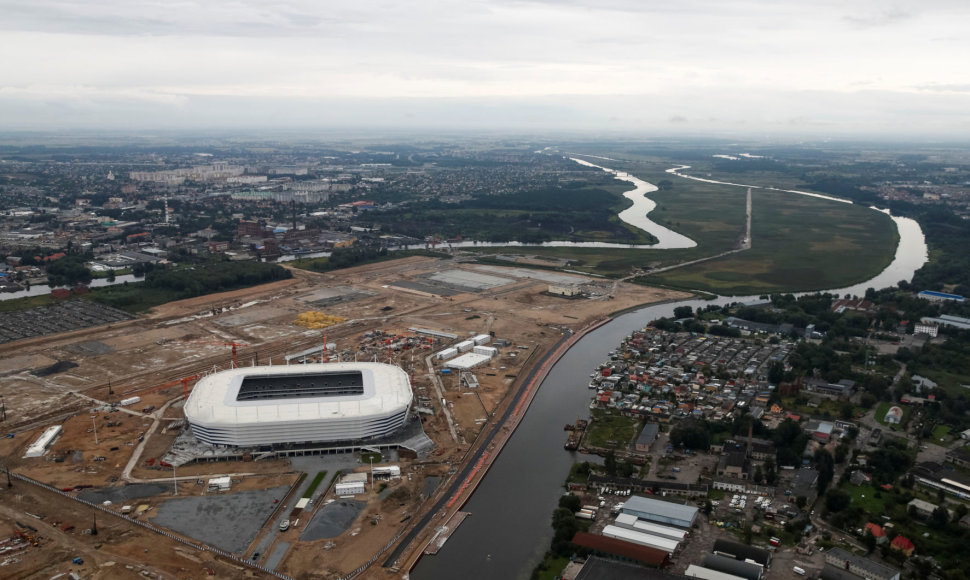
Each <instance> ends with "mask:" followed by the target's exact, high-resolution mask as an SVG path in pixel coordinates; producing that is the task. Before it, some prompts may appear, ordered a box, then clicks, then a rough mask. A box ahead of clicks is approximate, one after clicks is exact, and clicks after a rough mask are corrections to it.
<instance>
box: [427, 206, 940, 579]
mask: <svg viewBox="0 0 970 580" xmlns="http://www.w3.org/2000/svg"><path fill="white" fill-rule="evenodd" d="M894 220H895V221H896V224H897V227H898V228H899V234H900V242H899V246H898V247H897V250H896V256H895V258H894V260H893V262H892V263H891V264H890V265H889V266H888V267H887V268H886V270H884V271H883V272H882V273H880V274H879V275H878V276H876V277H875V278H873V279H871V280H869V281H867V282H863V283H860V284H856V285H854V286H850V287H848V288H841V289H838V290H832V291H831V292H832V293H835V294H840V295H842V294H854V295H862V294H864V293H865V291H866V288H869V287H874V288H883V287H886V286H890V285H893V284H896V283H897V282H899V281H900V280H907V281H909V280H911V279H912V276H913V273H914V272H915V271H916V270H917V269H919V268H920V267H921V266H922V265H923V264H924V263H925V262H926V259H927V249H926V243H925V241H924V239H923V233H922V230H920V228H919V225H918V224H916V222H915V221H913V220H909V219H906V218H894ZM752 300H757V297H753V296H748V297H719V298H717V299H716V300H712V301H705V300H685V301H682V302H677V303H669V304H662V305H656V306H648V307H645V308H643V309H640V310H637V311H634V312H630V313H627V314H624V315H621V316H619V317H617V318H616V319H615V320H613V321H612V322H610V323H609V324H606V325H604V326H602V327H600V328H598V329H597V330H595V331H593V332H591V333H589V334H588V335H586V336H585V337H583V338H582V339H581V340H580V341H579V342H578V343H577V344H576V345H575V346H573V348H571V349H570V350H569V351H568V352H567V353H566V354H565V355H564V356H563V357H562V358H561V359H560V360H559V362H558V363H556V364H555V366H553V368H552V369H551V370H550V372H549V374H548V376H547V377H546V379H545V380H544V381H543V382H542V384H541V385H540V387H539V391H538V393H537V394H536V397H535V399H534V400H533V402H532V405H531V406H530V407H529V410H528V412H527V413H526V415H525V417H524V418H523V419H522V422H521V423H520V425H519V427H518V429H517V430H516V431H515V433H514V434H513V435H512V438H511V439H510V440H509V442H508V443H507V444H506V446H505V448H504V449H503V450H502V453H501V455H499V457H498V459H496V460H495V463H494V464H493V466H492V468H491V469H490V470H489V471H488V473H487V474H486V475H485V477H484V479H483V480H482V482H481V484H480V485H479V487H478V489H476V490H475V492H474V494H473V495H472V497H471V498H470V499H469V501H468V503H467V504H465V507H464V508H462V509H463V511H467V512H471V514H472V516H471V517H468V518H466V519H465V520H464V522H463V523H462V524H461V527H460V528H458V530H457V531H456V532H455V533H454V534H452V535H451V537H450V538H449V540H448V542H447V543H446V544H445V545H444V546H443V547H442V549H441V550H440V551H439V552H438V554H437V555H435V556H425V557H423V558H422V559H421V561H420V562H419V563H418V565H417V566H416V567H415V568H414V570H412V573H411V578H413V579H417V580H434V579H438V578H461V579H462V580H476V579H479V578H481V579H486V578H487V579H493V578H508V579H512V578H528V577H529V576H530V575H531V572H532V570H533V568H535V566H536V565H537V564H538V563H539V562H540V561H541V560H542V557H543V555H544V553H545V551H546V550H547V549H548V547H549V543H550V541H551V540H552V527H551V526H550V518H551V516H552V512H553V511H554V510H555V508H556V506H557V504H558V501H559V496H560V495H561V494H562V493H563V488H562V484H563V481H564V480H565V478H566V475H567V474H568V472H569V468H570V467H571V466H572V464H573V463H574V462H576V461H582V460H585V459H588V456H586V455H581V454H578V453H576V452H569V451H565V450H564V449H563V442H564V441H565V434H564V432H563V428H562V427H563V425H565V424H566V423H570V422H573V421H575V420H576V418H577V417H582V418H585V417H587V416H588V413H589V411H588V405H589V401H590V391H589V389H588V388H587V383H588V382H589V373H590V372H591V371H592V370H593V369H594V368H595V367H596V366H597V365H598V364H599V363H601V362H603V361H604V360H606V359H607V358H608V356H607V354H608V353H609V351H610V350H613V349H615V348H616V347H617V345H618V344H619V343H620V341H621V340H622V339H623V338H624V337H626V336H627V335H628V334H630V333H631V332H633V331H635V330H638V329H641V328H643V327H644V326H646V324H647V323H648V322H650V321H652V320H655V319H657V318H659V317H661V316H671V315H672V313H673V309H674V308H675V307H677V306H684V305H686V306H692V307H694V308H695V309H696V308H698V307H704V306H707V305H709V304H727V303H730V302H739V301H740V302H748V301H752Z"/></svg>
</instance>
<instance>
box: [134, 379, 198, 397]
mask: <svg viewBox="0 0 970 580" xmlns="http://www.w3.org/2000/svg"><path fill="white" fill-rule="evenodd" d="M201 376H202V375H191V376H188V377H183V378H181V379H176V380H174V381H170V382H168V383H165V384H164V385H158V386H157V387H152V388H151V389H149V390H147V391H145V394H148V393H154V392H155V391H161V390H164V389H167V388H169V387H174V386H175V385H177V384H179V383H182V389H183V390H184V391H185V398H186V399H188V398H189V381H194V380H195V379H198V378H200V377H201Z"/></svg>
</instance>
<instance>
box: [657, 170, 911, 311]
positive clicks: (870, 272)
mask: <svg viewBox="0 0 970 580" xmlns="http://www.w3.org/2000/svg"><path fill="white" fill-rule="evenodd" d="M736 189H738V190H741V188H736ZM752 201H753V208H752V225H751V228H752V240H751V241H752V248H751V249H750V250H747V251H744V252H739V253H736V254H731V255H729V256H724V257H721V258H717V259H714V260H710V261H707V262H703V263H700V264H695V265H692V266H686V267H683V268H677V269H675V270H671V271H668V272H663V273H661V274H657V275H653V276H646V277H644V278H643V279H642V280H643V281H644V282H647V283H651V284H660V285H665V286H672V287H677V288H690V289H698V290H704V291H708V292H713V293H717V294H726V295H742V294H761V293H774V292H786V291H794V290H824V289H828V288H838V287H841V286H846V285H849V284H852V283H856V282H861V281H864V280H866V279H868V278H871V277H872V276H874V275H876V274H877V273H879V272H880V271H882V270H883V269H884V268H885V267H886V266H887V265H888V264H889V263H890V262H891V261H892V258H893V255H894V253H895V246H896V243H897V242H898V234H897V233H896V229H895V227H894V225H893V223H892V220H890V218H889V217H888V216H886V215H884V214H881V213H878V212H875V211H872V210H871V209H868V208H865V207H862V206H859V205H853V204H844V203H838V202H833V201H827V200H822V199H816V198H811V197H806V196H799V195H797V194H789V193H782V192H765V191H758V190H755V191H754V192H753V194H752ZM685 233H687V234H688V235H690V232H689V231H687V232H685Z"/></svg>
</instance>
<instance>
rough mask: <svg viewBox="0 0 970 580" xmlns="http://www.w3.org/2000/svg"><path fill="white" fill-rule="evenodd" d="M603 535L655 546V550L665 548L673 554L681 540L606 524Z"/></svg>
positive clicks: (650, 546)
mask: <svg viewBox="0 0 970 580" xmlns="http://www.w3.org/2000/svg"><path fill="white" fill-rule="evenodd" d="M603 535H604V536H606V537H607V538H615V539H617V540H624V541H626V542H632V543H634V544H639V545H641V546H647V547H648V548H654V549H655V550H663V551H665V552H667V554H669V555H671V556H672V555H673V554H674V552H675V551H677V548H679V547H680V542H678V541H677V540H672V539H670V538H665V537H662V536H655V535H653V534H647V533H644V532H640V531H637V530H630V529H627V528H621V527H619V526H606V527H605V528H603Z"/></svg>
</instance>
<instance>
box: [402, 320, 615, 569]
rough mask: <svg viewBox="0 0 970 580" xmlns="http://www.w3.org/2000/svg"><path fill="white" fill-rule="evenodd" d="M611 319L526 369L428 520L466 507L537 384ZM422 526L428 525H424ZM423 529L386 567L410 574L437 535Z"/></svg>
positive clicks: (441, 518)
mask: <svg viewBox="0 0 970 580" xmlns="http://www.w3.org/2000/svg"><path fill="white" fill-rule="evenodd" d="M611 320H612V318H610V317H605V318H602V319H600V320H597V321H594V322H592V323H590V324H589V325H587V326H586V327H584V328H583V329H581V330H579V331H576V332H574V333H573V334H571V335H570V336H569V337H568V338H566V339H564V340H562V341H560V343H559V344H557V345H555V346H554V347H553V348H552V349H551V350H550V351H549V352H548V353H546V354H545V355H544V356H543V357H542V359H541V360H540V361H538V362H537V363H536V365H535V366H534V367H533V368H532V369H531V370H530V371H529V374H528V375H527V377H526V380H525V381H523V386H522V387H520V388H519V390H518V393H517V395H516V397H515V398H514V399H513V400H512V401H511V402H510V404H509V407H508V408H507V409H506V411H505V414H504V415H503V417H502V421H500V422H499V423H497V424H496V425H495V426H494V427H493V430H492V432H491V433H490V434H489V436H488V438H487V439H485V440H483V442H482V447H481V448H479V451H478V456H477V457H472V458H471V461H469V463H468V467H466V472H463V473H461V474H459V475H461V477H460V478H456V480H455V482H456V484H453V485H452V488H451V489H449V491H448V492H447V493H446V494H444V496H443V498H441V499H439V501H438V504H437V505H436V506H435V508H434V509H433V510H432V511H431V514H432V515H433V518H431V519H433V520H435V521H440V522H447V521H449V520H450V519H451V518H452V517H453V516H454V515H455V514H456V513H457V512H459V511H460V510H461V509H462V508H463V507H464V506H465V504H466V503H467V502H468V500H469V499H470V498H471V496H472V495H473V494H474V492H475V490H476V489H477V487H478V485H479V484H480V483H481V482H482V480H483V479H484V478H485V475H486V474H487V473H488V472H489V470H490V469H491V467H492V466H493V465H494V463H495V460H496V459H497V458H498V457H499V454H500V453H501V452H502V449H504V447H505V445H506V444H507V443H508V442H509V440H510V439H511V437H512V435H513V434H514V433H515V430H516V428H517V427H518V426H519V424H520V423H521V421H522V418H523V417H524V416H525V414H526V411H527V410H528V409H529V407H530V406H531V404H532V402H533V400H534V399H535V396H536V394H537V393H538V391H539V386H540V385H542V383H543V381H544V380H545V379H546V377H547V376H548V374H549V371H550V370H551V369H552V367H553V366H554V365H555V364H556V363H557V362H558V361H559V360H560V359H561V358H562V356H563V355H565V354H566V353H567V352H568V351H569V350H570V349H571V348H572V347H573V346H575V345H576V344H578V342H579V341H580V340H581V339H582V338H583V337H585V336H586V335H587V334H589V333H590V332H593V331H594V330H596V329H598V328H600V327H601V326H603V325H605V324H607V323H608V322H610V321H611ZM457 482H460V484H457ZM442 504H443V506H442ZM422 523H424V522H419V524H418V526H416V527H422ZM423 527H425V528H427V526H426V525H424V526H423ZM424 531H425V532H426V533H427V534H428V537H426V538H414V539H413V540H412V541H410V542H409V544H408V545H407V546H406V547H404V549H400V548H399V550H400V551H399V552H398V553H397V554H392V556H391V558H390V559H389V560H388V562H386V563H385V564H384V565H385V566H386V567H389V566H390V565H393V566H394V568H396V569H404V570H407V571H408V573H410V572H411V571H412V570H413V569H414V567H415V566H416V565H417V564H418V562H419V561H420V560H421V558H422V557H423V556H424V552H425V550H426V549H427V547H428V545H429V544H430V543H431V542H432V541H434V540H435V539H436V538H437V537H438V535H437V534H436V533H434V530H430V529H425V530H424Z"/></svg>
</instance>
